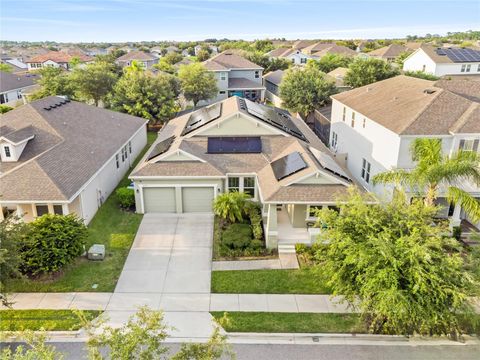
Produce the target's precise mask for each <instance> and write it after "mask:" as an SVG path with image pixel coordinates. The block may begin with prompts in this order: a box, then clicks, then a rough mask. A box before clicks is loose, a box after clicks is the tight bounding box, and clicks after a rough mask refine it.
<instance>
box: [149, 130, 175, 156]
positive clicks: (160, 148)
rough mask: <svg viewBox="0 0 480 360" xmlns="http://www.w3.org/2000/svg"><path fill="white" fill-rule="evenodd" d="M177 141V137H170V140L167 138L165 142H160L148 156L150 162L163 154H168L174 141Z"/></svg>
mask: <svg viewBox="0 0 480 360" xmlns="http://www.w3.org/2000/svg"><path fill="white" fill-rule="evenodd" d="M174 139H175V136H170V137H169V138H166V139H165V140H162V141H160V142H159V143H158V144H156V145H155V146H154V147H153V149H152V151H151V152H150V154H148V158H147V161H148V160H151V159H153V158H154V157H156V156H158V155H161V154H163V153H164V152H166V151H167V150H168V149H170V146H171V145H172V142H173V140H174Z"/></svg>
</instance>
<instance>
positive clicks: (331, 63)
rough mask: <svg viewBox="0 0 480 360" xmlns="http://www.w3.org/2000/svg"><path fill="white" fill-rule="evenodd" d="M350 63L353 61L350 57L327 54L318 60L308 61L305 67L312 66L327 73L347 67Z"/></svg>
mask: <svg viewBox="0 0 480 360" xmlns="http://www.w3.org/2000/svg"><path fill="white" fill-rule="evenodd" d="M352 61H353V59H352V58H351V57H348V56H343V55H339V54H330V53H328V54H325V55H324V56H322V57H321V58H320V59H319V60H313V59H310V60H308V62H307V66H313V67H316V68H317V69H318V70H320V71H323V72H325V73H328V72H330V71H332V70H335V69H336V68H338V67H348V65H349V64H350V63H351V62H352Z"/></svg>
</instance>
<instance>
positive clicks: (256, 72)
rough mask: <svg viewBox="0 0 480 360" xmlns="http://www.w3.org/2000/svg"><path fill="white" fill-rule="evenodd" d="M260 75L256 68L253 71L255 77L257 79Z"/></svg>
mask: <svg viewBox="0 0 480 360" xmlns="http://www.w3.org/2000/svg"><path fill="white" fill-rule="evenodd" d="M259 77H260V71H258V70H256V71H255V79H258V78H259Z"/></svg>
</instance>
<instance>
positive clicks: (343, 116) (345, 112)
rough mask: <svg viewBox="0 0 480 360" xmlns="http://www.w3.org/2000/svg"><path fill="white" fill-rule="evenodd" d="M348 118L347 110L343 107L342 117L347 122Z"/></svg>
mask: <svg viewBox="0 0 480 360" xmlns="http://www.w3.org/2000/svg"><path fill="white" fill-rule="evenodd" d="M346 116H347V108H346V107H345V106H344V107H343V115H342V120H343V121H345V117H346Z"/></svg>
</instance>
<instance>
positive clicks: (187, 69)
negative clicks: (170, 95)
mask: <svg viewBox="0 0 480 360" xmlns="http://www.w3.org/2000/svg"><path fill="white" fill-rule="evenodd" d="M178 78H179V79H180V84H181V88H182V91H183V95H184V96H185V98H186V99H187V100H189V101H192V102H193V107H195V106H197V104H198V102H199V101H201V100H208V99H211V98H213V97H215V95H216V94H217V92H218V87H217V81H216V80H215V75H213V73H211V72H209V71H207V69H206V68H205V66H203V64H200V63H192V64H188V65H182V66H180V69H179V70H178Z"/></svg>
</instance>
